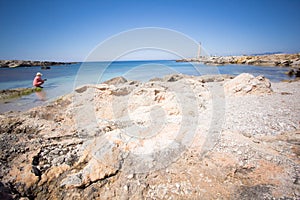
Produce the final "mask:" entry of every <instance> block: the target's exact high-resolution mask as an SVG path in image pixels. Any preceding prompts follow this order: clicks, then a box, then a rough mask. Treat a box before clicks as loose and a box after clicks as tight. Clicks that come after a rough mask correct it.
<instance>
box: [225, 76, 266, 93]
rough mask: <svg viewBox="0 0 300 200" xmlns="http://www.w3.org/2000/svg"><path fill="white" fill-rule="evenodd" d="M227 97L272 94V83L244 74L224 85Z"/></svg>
mask: <svg viewBox="0 0 300 200" xmlns="http://www.w3.org/2000/svg"><path fill="white" fill-rule="evenodd" d="M224 90H225V93H226V94H227V95H246V94H266V93H271V92H272V89H271V82H270V81H269V79H267V78H265V77H263V76H257V77H254V76H253V75H251V74H247V73H243V74H240V75H238V76H237V77H235V78H234V79H232V80H229V81H227V82H226V83H225V84H224Z"/></svg>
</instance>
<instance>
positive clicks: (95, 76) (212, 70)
mask: <svg viewBox="0 0 300 200" xmlns="http://www.w3.org/2000/svg"><path fill="white" fill-rule="evenodd" d="M288 70H289V68H281V67H265V66H264V67H260V66H247V65H225V66H207V65H203V64H199V63H180V62H175V61H118V62H112V63H110V62H86V63H78V64H72V65H62V66H52V67H51V69H50V70H41V69H40V67H22V68H13V69H9V68H2V69H1V68H0V89H10V88H20V87H22V88H23V87H31V86H32V80H33V78H34V76H35V74H36V73H37V72H38V71H40V72H41V73H43V78H47V81H46V82H45V84H44V89H43V92H42V93H36V94H31V95H28V96H23V97H22V98H19V99H16V100H10V101H6V102H5V103H0V112H6V111H10V110H13V111H24V110H27V109H29V108H32V107H35V106H38V105H43V104H45V103H48V102H50V101H52V100H54V99H56V98H58V97H59V96H62V95H64V94H67V93H70V92H72V91H73V90H74V88H76V87H78V86H80V85H84V84H96V83H101V82H103V81H105V80H108V79H110V78H113V77H117V76H124V77H125V78H127V79H130V80H139V81H147V80H149V79H151V78H154V77H163V76H165V75H167V74H175V73H183V74H188V75H194V76H200V75H206V74H232V75H238V74H241V73H250V74H253V75H255V76H257V75H264V76H265V77H267V78H269V79H270V80H271V81H272V82H278V81H281V80H283V79H290V78H289V77H288V76H287V75H285V74H284V72H287V71H288Z"/></svg>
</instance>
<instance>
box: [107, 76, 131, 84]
mask: <svg viewBox="0 0 300 200" xmlns="http://www.w3.org/2000/svg"><path fill="white" fill-rule="evenodd" d="M126 82H127V79H126V78H124V77H122V76H120V77H116V78H112V79H109V80H107V81H104V82H103V83H104V84H107V85H119V84H123V83H126Z"/></svg>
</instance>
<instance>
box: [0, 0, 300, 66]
mask: <svg viewBox="0 0 300 200" xmlns="http://www.w3.org/2000/svg"><path fill="white" fill-rule="evenodd" d="M299 9H300V0H205V1H204V0H95V1H94V0H0V59H2V60H3V59H19V60H51V61H84V60H86V58H87V57H88V56H89V55H90V54H91V52H92V51H94V50H95V48H97V46H99V45H101V44H102V43H103V42H104V41H107V40H109V39H110V38H114V37H115V36H116V35H120V34H121V35H122V33H124V32H126V31H130V30H133V29H141V28H144V27H158V28H163V29H168V30H174V31H175V32H177V33H180V34H183V35H185V36H187V37H189V38H191V39H192V40H194V41H201V44H202V48H203V49H205V51H206V52H208V54H210V55H241V54H255V53H264V52H285V53H296V52H300V37H299V36H300V12H299ZM165 38H167V36H165ZM163 39H164V38H162V40H163ZM117 48H119V46H118V45H117V44H115V46H111V50H109V51H107V52H106V53H109V52H112V53H113V51H114V49H117ZM137 54H138V53H137ZM195 54H196V53H195ZM168 58H170V59H172V55H171V54H168V53H162V52H160V53H159V52H157V51H155V52H154V51H153V52H151V51H149V50H148V51H147V53H140V55H134V54H132V55H127V56H126V59H129V60H130V59H133V60H134V59H144V60H147V59H168Z"/></svg>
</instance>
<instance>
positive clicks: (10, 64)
mask: <svg viewBox="0 0 300 200" xmlns="http://www.w3.org/2000/svg"><path fill="white" fill-rule="evenodd" d="M76 63H77V62H53V61H30V60H0V68H15V67H33V66H54V65H70V64H76Z"/></svg>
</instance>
